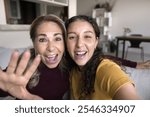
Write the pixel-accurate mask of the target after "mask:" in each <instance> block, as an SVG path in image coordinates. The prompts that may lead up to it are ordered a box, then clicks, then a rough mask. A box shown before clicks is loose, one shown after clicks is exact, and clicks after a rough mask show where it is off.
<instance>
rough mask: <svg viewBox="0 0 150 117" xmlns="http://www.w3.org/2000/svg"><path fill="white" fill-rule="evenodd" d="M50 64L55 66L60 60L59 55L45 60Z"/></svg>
mask: <svg viewBox="0 0 150 117" xmlns="http://www.w3.org/2000/svg"><path fill="white" fill-rule="evenodd" d="M45 60H46V62H47V63H48V64H54V63H56V62H57V60H58V54H53V55H49V56H47V57H46V58H45Z"/></svg>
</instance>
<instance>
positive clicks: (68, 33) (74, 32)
mask: <svg viewBox="0 0 150 117" xmlns="http://www.w3.org/2000/svg"><path fill="white" fill-rule="evenodd" d="M84 33H92V34H94V33H93V32H92V31H85V32H84ZM67 34H76V33H75V32H69V33H67Z"/></svg>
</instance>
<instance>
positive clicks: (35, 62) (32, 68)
mask: <svg viewBox="0 0 150 117" xmlns="http://www.w3.org/2000/svg"><path fill="white" fill-rule="evenodd" d="M40 61H41V57H40V55H37V56H36V57H35V59H34V60H33V62H32V64H31V66H30V67H29V69H28V70H27V71H26V72H25V74H24V76H25V77H26V78H27V80H29V79H30V78H31V76H32V75H33V73H34V72H35V70H36V69H37V67H38V65H39V64H40Z"/></svg>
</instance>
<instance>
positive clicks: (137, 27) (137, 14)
mask: <svg viewBox="0 0 150 117" xmlns="http://www.w3.org/2000/svg"><path fill="white" fill-rule="evenodd" d="M149 11H150V0H117V2H116V4H115V6H114V8H113V10H112V27H111V29H110V33H111V35H112V36H113V37H115V36H118V35H122V34H123V27H129V28H130V29H131V33H134V34H135V33H136V34H137V33H139V34H142V35H144V36H150V15H149ZM127 44H128V43H127ZM149 44H150V43H142V44H141V46H144V51H145V54H150V46H149Z"/></svg>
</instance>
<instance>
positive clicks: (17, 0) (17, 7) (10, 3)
mask: <svg viewBox="0 0 150 117" xmlns="http://www.w3.org/2000/svg"><path fill="white" fill-rule="evenodd" d="M58 3H59V1H57V2H54V1H53V2H52V3H47V4H44V3H42V2H41V1H40V2H38V0H34V1H33V0H5V10H6V19H7V24H31V23H32V21H33V20H34V19H35V18H36V17H37V16H39V15H41V14H49V13H53V14H55V15H57V16H59V17H60V18H62V19H63V20H65V19H66V18H68V7H67V6H66V5H60V3H59V5H58ZM54 4H57V5H54ZM61 4H63V3H61Z"/></svg>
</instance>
